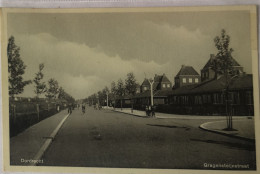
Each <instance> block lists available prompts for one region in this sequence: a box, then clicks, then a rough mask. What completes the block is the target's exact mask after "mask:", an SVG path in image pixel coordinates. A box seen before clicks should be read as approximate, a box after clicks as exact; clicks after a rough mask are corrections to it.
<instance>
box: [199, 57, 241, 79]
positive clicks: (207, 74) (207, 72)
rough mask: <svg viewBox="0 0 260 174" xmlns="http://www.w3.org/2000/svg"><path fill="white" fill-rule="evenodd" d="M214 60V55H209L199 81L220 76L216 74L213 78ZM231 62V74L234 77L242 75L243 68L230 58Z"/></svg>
mask: <svg viewBox="0 0 260 174" xmlns="http://www.w3.org/2000/svg"><path fill="white" fill-rule="evenodd" d="M214 59H215V55H214V54H210V59H209V60H208V62H207V63H206V65H205V66H204V67H203V69H202V70H201V81H205V80H210V79H214V78H215V77H218V76H219V75H220V74H217V75H216V76H215V71H214V70H213V67H214ZM231 60H232V65H233V74H234V75H239V74H243V73H244V71H243V67H242V66H241V65H240V64H239V63H238V62H237V61H236V60H235V59H234V58H232V59H231Z"/></svg>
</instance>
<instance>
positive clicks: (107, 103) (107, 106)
mask: <svg viewBox="0 0 260 174" xmlns="http://www.w3.org/2000/svg"><path fill="white" fill-rule="evenodd" d="M106 94H107V108H108V91H107V92H106Z"/></svg>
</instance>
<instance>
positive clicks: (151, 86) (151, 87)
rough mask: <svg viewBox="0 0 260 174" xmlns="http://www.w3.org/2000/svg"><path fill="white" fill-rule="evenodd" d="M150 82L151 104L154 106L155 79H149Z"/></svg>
mask: <svg viewBox="0 0 260 174" xmlns="http://www.w3.org/2000/svg"><path fill="white" fill-rule="evenodd" d="M148 82H149V83H150V89H151V106H153V83H154V81H153V79H149V80H148Z"/></svg>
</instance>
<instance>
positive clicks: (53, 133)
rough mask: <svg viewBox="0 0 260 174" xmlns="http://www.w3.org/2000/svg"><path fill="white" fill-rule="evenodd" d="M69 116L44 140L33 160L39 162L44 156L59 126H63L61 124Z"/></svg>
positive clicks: (33, 164) (62, 121)
mask: <svg viewBox="0 0 260 174" xmlns="http://www.w3.org/2000/svg"><path fill="white" fill-rule="evenodd" d="M69 115H70V114H68V115H66V116H65V117H64V118H63V119H62V120H61V122H60V123H59V125H58V126H57V127H56V128H55V129H54V131H53V132H52V133H51V135H50V136H49V139H47V140H45V142H44V144H43V145H42V147H41V148H40V150H39V151H38V152H37V154H36V155H35V156H34V158H33V159H34V160H40V159H41V158H42V156H43V154H44V152H45V151H46V150H47V149H48V147H49V146H50V144H51V143H52V141H53V139H54V138H55V136H56V135H57V133H58V131H59V130H60V128H61V126H62V125H63V123H64V122H65V121H66V119H67V118H68V117H69ZM29 166H36V163H31V164H29Z"/></svg>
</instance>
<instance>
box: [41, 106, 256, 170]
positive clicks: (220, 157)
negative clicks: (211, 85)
mask: <svg viewBox="0 0 260 174" xmlns="http://www.w3.org/2000/svg"><path fill="white" fill-rule="evenodd" d="M197 122H198V121H197ZM43 161H44V163H43V164H42V165H44V166H75V167H79V166H80V167H117V168H169V169H214V168H212V166H211V167H209V164H213V165H214V164H216V165H218V164H221V165H225V166H230V165H237V164H239V165H247V167H249V169H255V168H256V164H255V161H256V157H255V145H254V143H253V142H248V141H245V140H240V139H236V138H231V137H227V136H224V135H219V134H215V133H211V132H207V131H204V130H201V129H199V128H198V125H197V124H196V123H193V121H192V120H190V121H189V120H186V121H184V120H176V119H156V118H142V117H136V116H132V115H128V114H123V113H118V112H114V111H109V110H103V109H102V110H94V109H93V108H90V107H86V113H85V114H84V115H83V114H82V113H81V110H78V109H75V110H73V112H72V114H71V115H70V116H69V117H68V119H67V120H66V122H65V123H64V125H63V126H62V128H61V129H60V131H59V132H58V134H57V136H56V138H55V140H54V141H53V143H52V144H51V145H50V147H49V148H48V150H47V151H46V153H45V154H44V156H43ZM215 169H231V168H226V167H224V168H223V166H222V167H217V168H215ZM232 169H234V170H235V169H236V168H234V167H233V168H232ZM246 169H247V170H248V168H246ZM240 170H241V168H240Z"/></svg>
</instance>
